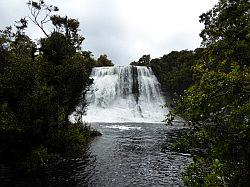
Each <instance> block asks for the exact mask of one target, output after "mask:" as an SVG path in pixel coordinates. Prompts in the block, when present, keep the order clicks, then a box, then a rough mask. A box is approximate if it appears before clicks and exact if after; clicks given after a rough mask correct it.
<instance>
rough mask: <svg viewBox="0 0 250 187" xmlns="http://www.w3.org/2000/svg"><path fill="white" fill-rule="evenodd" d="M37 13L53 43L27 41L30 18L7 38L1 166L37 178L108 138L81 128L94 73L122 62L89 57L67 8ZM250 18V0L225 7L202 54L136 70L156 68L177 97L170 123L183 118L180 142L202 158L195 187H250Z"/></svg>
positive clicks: (0, 42)
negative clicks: (36, 171)
mask: <svg viewBox="0 0 250 187" xmlns="http://www.w3.org/2000/svg"><path fill="white" fill-rule="evenodd" d="M28 7H29V10H30V15H31V16H30V17H29V20H30V21H32V22H33V23H34V24H35V25H36V26H37V27H39V28H40V29H41V30H42V32H43V33H44V35H45V37H43V38H40V39H39V42H38V43H36V42H34V41H33V40H32V39H31V38H30V37H29V36H27V35H26V33H25V29H26V28H27V27H28V20H27V19H26V18H22V19H20V21H18V22H16V24H15V27H6V29H4V30H1V31H0V113H1V115H0V163H4V164H11V165H13V166H18V167H19V166H21V167H22V168H24V169H25V170H32V169H37V168H41V167H45V166H47V165H48V164H49V163H50V162H52V161H54V160H55V159H58V158H59V157H60V156H62V155H72V154H79V153H81V151H83V149H84V146H85V145H87V143H88V142H89V140H90V139H91V137H94V136H96V135H100V133H98V132H97V131H95V130H93V129H91V128H90V127H89V126H88V125H87V124H83V122H82V121H81V115H83V114H84V109H85V106H86V103H85V102H84V97H85V93H86V91H87V90H88V87H89V86H90V85H91V84H92V82H93V80H92V79H90V78H89V77H90V74H91V70H92V68H93V67H100V66H113V63H112V61H111V60H109V59H108V57H107V55H105V54H103V55H100V57H99V58H98V59H94V58H93V56H92V54H91V52H90V51H84V50H82V48H81V44H82V42H83V41H84V37H83V36H81V35H80V33H79V24H80V23H79V22H78V20H76V19H72V18H69V17H67V16H65V17H61V16H59V15H55V14H54V13H55V12H57V11H58V10H59V9H58V7H55V6H52V5H48V4H46V3H45V2H44V1H43V0H39V1H37V2H35V1H30V2H29V3H28ZM249 10H250V2H249V1H248V0H219V2H218V3H217V4H216V5H215V6H214V7H213V8H212V9H211V10H209V11H208V12H206V13H203V14H202V15H201V16H200V22H201V23H203V24H204V29H203V30H202V31H201V33H200V37H201V38H202V45H201V47H200V48H197V49H195V50H193V51H191V50H183V51H172V52H171V53H169V54H166V55H163V56H162V57H160V58H155V59H151V57H150V55H143V56H142V57H141V58H140V59H139V60H138V62H132V63H131V65H136V66H150V67H151V68H152V70H153V71H154V73H155V75H156V76H157V78H158V80H159V82H160V83H161V85H162V88H163V89H164V90H166V91H167V92H169V94H170V96H171V98H172V100H171V103H167V104H166V106H167V107H170V108H171V112H170V113H169V114H168V115H167V116H166V123H167V124H168V125H171V124H173V119H174V117H175V116H181V117H182V118H183V119H185V121H186V122H187V123H186V125H188V127H189V130H188V131H187V132H186V133H185V134H184V135H183V136H182V137H180V138H179V139H178V140H177V141H176V143H174V144H173V149H175V150H176V151H180V152H189V153H191V154H192V156H193V158H194V159H193V163H192V164H190V165H189V166H188V167H187V168H186V170H185V172H184V174H183V179H184V183H185V185H186V186H248V184H250V172H249V171H250V163H249V161H250V158H249V155H250V127H249V125H250V102H249V99H250V98H249V96H250V74H249V73H250V67H249V64H250V20H249V19H250V15H249ZM41 12H43V13H42V14H40V13H41ZM40 15H45V17H39V16H40ZM39 19H40V20H39ZM49 23H51V27H53V31H52V32H48V31H46V24H49ZM76 106H78V107H77V108H78V109H79V110H78V111H75V110H76ZM72 112H75V114H76V116H75V117H76V121H77V123H74V124H72V123H71V122H70V120H69V115H71V114H72Z"/></svg>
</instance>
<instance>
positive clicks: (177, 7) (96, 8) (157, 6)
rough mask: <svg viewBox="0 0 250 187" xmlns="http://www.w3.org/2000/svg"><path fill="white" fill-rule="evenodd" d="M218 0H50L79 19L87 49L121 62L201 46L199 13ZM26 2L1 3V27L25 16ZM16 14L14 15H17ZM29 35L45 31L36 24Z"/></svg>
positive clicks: (117, 62)
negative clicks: (145, 55) (41, 30)
mask: <svg viewBox="0 0 250 187" xmlns="http://www.w3.org/2000/svg"><path fill="white" fill-rule="evenodd" d="M217 1H218V0H189V1H187V0H175V1H173V0H105V1H104V0H64V1H62V0H47V1H46V2H48V3H52V4H54V5H56V6H59V9H60V12H59V13H60V14H61V15H67V16H69V17H73V18H77V19H78V20H79V21H80V23H81V31H82V34H83V36H84V37H85V38H86V40H85V41H84V45H83V47H84V49H86V50H90V51H92V52H93V53H94V54H95V56H96V57H98V56H99V55H100V54H103V53H106V54H107V55H108V56H109V58H111V59H112V60H113V61H114V62H115V63H116V64H117V65H118V64H123V65H125V64H128V63H129V62H131V61H134V60H138V59H139V57H141V56H142V55H143V54H151V56H152V57H160V56H162V55H163V54H166V53H169V52H171V51H172V50H182V49H195V48H196V47H199V44H200V42H201V39H200V38H199V33H200V30H201V29H202V25H201V24H200V23H199V15H200V14H202V13H203V12H206V11H207V10H209V9H210V8H212V6H213V5H214V4H215V3H217ZM24 2H25V1H23V0H8V1H7V0H1V1H0V16H1V23H0V27H1V28H3V27H4V26H7V25H10V24H11V23H14V21H15V20H18V19H19V18H20V17H23V16H25V15H27V13H28V9H27V6H26V5H25V3H24ZM13 12H14V14H13ZM28 34H30V35H32V36H33V37H36V38H39V36H41V35H42V33H41V32H40V31H38V30H37V29H36V28H35V27H34V26H31V27H30V29H29V31H28Z"/></svg>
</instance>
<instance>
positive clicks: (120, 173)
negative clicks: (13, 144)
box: [0, 123, 192, 187]
mask: <svg viewBox="0 0 250 187" xmlns="http://www.w3.org/2000/svg"><path fill="white" fill-rule="evenodd" d="M92 126H93V127H94V128H96V129H97V130H99V131H100V132H101V133H102V134H103V135H102V136H101V137H97V138H95V139H94V140H93V141H92V142H91V144H90V146H89V147H88V149H87V150H86V151H85V153H84V154H83V155H81V156H79V157H77V158H68V159H66V158H65V159H62V160H61V161H60V162H58V163H55V164H54V165H52V166H51V167H50V168H48V169H47V170H46V171H44V172H43V173H33V174H32V175H31V174H29V175H25V174H23V173H15V172H13V171H10V170H8V168H4V167H0V171H1V178H0V181H1V184H2V186H5V185H6V186H93V187H100V186H106V187H123V186H124V187H125V186H129V187H130V186H132V187H133V186H134V187H137V186H144V187H151V186H157V187H158V186H183V181H182V172H183V170H184V167H185V166H187V165H188V164H189V163H190V162H191V161H192V158H191V156H190V155H189V154H183V153H178V152H174V151H173V150H171V146H170V144H171V143H172V142H173V141H174V140H175V139H176V137H178V136H179V135H180V134H181V133H182V132H184V131H185V127H184V126H182V125H181V124H175V125H173V126H166V125H164V124H160V123H95V124H92Z"/></svg>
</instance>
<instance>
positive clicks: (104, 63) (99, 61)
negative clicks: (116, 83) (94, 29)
mask: <svg viewBox="0 0 250 187" xmlns="http://www.w3.org/2000/svg"><path fill="white" fill-rule="evenodd" d="M102 66H114V64H113V63H112V61H111V60H109V59H108V57H107V55H105V54H104V55H100V57H99V58H98V59H97V61H96V67H102Z"/></svg>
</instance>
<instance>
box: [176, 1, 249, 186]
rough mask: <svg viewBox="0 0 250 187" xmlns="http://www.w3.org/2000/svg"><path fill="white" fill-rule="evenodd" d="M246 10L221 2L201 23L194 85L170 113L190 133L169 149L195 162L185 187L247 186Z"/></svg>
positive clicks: (240, 4) (246, 4) (245, 6)
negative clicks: (200, 47)
mask: <svg viewBox="0 0 250 187" xmlns="http://www.w3.org/2000/svg"><path fill="white" fill-rule="evenodd" d="M249 7H250V3H249V1H246V0H240V1H236V0H220V1H219V3H218V4H217V5H215V7H214V8H213V9H212V10H210V11H208V12H207V13H205V14H202V15H201V17H200V18H201V22H203V23H204V24H205V28H204V29H203V31H202V32H201V34H200V35H201V37H202V38H203V45H204V46H205V47H206V48H204V49H203V53H202V55H201V56H200V57H199V58H198V59H197V60H196V63H195V65H193V75H194V80H195V82H194V83H193V85H192V86H190V87H188V88H187V89H186V91H185V92H184V94H183V95H182V97H181V98H180V99H179V100H178V102H177V105H176V107H175V109H174V111H173V113H174V114H175V115H176V114H177V115H180V116H182V117H183V118H185V119H186V120H188V121H189V125H190V127H191V128H190V131H189V132H188V133H187V134H186V135H185V136H183V137H181V138H180V139H179V140H177V142H176V144H175V145H174V148H175V149H177V150H180V151H189V152H191V153H192V154H193V156H194V162H193V163H192V164H191V165H190V166H189V167H188V168H187V169H186V172H185V174H184V182H185V185H187V186H248V185H249V183H250V181H249V179H250V173H249V171H250V163H249V155H250V144H249V142H250V141H249V138H250V128H249V127H250V126H249V125H250V124H249V123H250V121H249V119H250V97H249V96H250V94H249V93H250V89H249V88H250V87H249V83H250V75H249V72H250V69H249V61H250V56H249V54H250V42H249V36H250V30H249V23H250V21H249Z"/></svg>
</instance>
